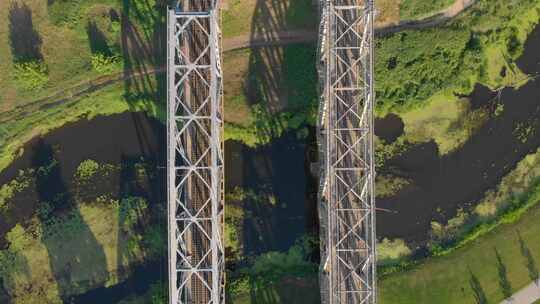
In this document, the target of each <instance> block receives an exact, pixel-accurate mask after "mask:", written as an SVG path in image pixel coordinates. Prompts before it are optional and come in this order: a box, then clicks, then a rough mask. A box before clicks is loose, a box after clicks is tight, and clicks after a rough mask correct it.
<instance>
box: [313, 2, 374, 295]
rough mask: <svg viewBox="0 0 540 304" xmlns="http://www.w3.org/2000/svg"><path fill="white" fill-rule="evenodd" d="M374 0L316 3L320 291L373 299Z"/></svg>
mask: <svg viewBox="0 0 540 304" xmlns="http://www.w3.org/2000/svg"><path fill="white" fill-rule="evenodd" d="M373 6H374V4H373V0H321V2H320V14H321V27H320V37H319V59H320V61H319V64H320V65H319V76H320V78H321V82H320V85H321V104H320V112H321V114H320V115H319V128H320V135H319V140H320V149H321V159H322V162H321V167H322V168H321V171H322V172H321V186H320V195H319V197H320V202H319V206H320V209H319V210H320V211H319V212H320V217H321V228H322V229H321V253H322V254H321V260H322V266H321V291H322V292H321V293H322V298H323V303H326V304H338V303H339V304H343V303H346V304H353V303H354V304H364V303H366V304H373V303H376V260H375V257H376V255H375V246H376V237H375V196H374V178H375V172H374V153H373V106H374V87H373V85H374V83H373V40H374V39H373V38H374V37H373V36H374V33H373V17H374V7H373Z"/></svg>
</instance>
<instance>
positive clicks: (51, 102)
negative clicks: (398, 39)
mask: <svg viewBox="0 0 540 304" xmlns="http://www.w3.org/2000/svg"><path fill="white" fill-rule="evenodd" d="M475 2H476V0H457V1H456V2H455V3H454V4H453V5H452V6H450V7H448V8H447V9H444V10H442V11H440V12H438V13H436V14H433V15H432V16H429V17H426V18H423V19H421V20H416V21H401V22H399V23H398V24H393V25H383V26H380V27H378V28H376V29H375V31H376V35H386V34H390V33H395V32H399V31H402V30H406V29H421V28H427V27H433V26H437V25H440V24H443V23H445V22H447V21H448V20H450V19H452V18H454V17H456V16H457V15H459V14H460V13H462V12H463V11H465V10H466V9H467V8H469V7H470V6H471V5H473V4H474V3H475ZM316 39H317V32H315V31H309V30H289V31H280V32H276V33H269V34H268V35H267V37H263V38H257V39H252V37H251V36H250V35H242V36H236V37H231V38H227V39H224V41H223V51H224V52H227V51H232V50H236V49H242V48H251V47H264V46H270V45H287V44H294V43H302V42H313V41H315V40H316ZM164 70H165V68H152V69H149V70H147V71H145V72H132V73H129V74H126V73H123V72H122V73H117V74H113V75H108V76H101V77H98V78H96V79H93V80H89V81H85V82H82V83H80V84H77V85H75V86H73V87H70V88H67V89H64V90H61V91H59V92H57V93H55V94H53V95H51V96H48V97H45V98H41V99H39V100H35V101H33V102H31V103H28V104H25V105H24V106H19V107H17V108H15V109H13V110H11V111H6V112H0V123H2V122H6V121H8V120H13V119H18V118H20V117H24V115H27V114H29V113H32V112H34V111H39V110H42V109H46V108H48V107H51V106H55V105H58V104H62V103H65V102H68V101H74V100H77V99H79V98H81V97H84V96H86V95H88V94H90V93H93V92H96V91H98V90H101V89H104V88H105V87H108V86H110V85H113V84H116V83H118V82H120V81H125V80H127V79H131V78H137V77H143V76H147V75H152V74H155V73H156V72H163V71H164Z"/></svg>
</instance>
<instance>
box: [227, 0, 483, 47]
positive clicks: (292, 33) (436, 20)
mask: <svg viewBox="0 0 540 304" xmlns="http://www.w3.org/2000/svg"><path fill="white" fill-rule="evenodd" d="M475 2H476V0H457V1H456V2H455V3H454V4H453V5H452V6H450V7H448V8H446V9H444V10H442V11H440V12H438V13H435V14H433V15H431V16H428V17H425V18H422V19H420V20H413V21H411V20H404V21H400V22H399V23H398V24H386V25H382V26H379V27H376V28H375V34H376V35H387V34H391V33H396V32H399V31H403V30H407V29H422V28H427V27H434V26H437V25H441V24H443V23H445V22H447V21H449V20H450V19H452V18H454V17H456V16H458V15H459V14H461V13H462V12H463V11H465V10H466V9H468V8H469V7H471V5H473V4H474V3H475ZM267 36H269V37H262V38H255V39H253V38H252V37H251V36H250V35H241V36H236V37H231V38H227V39H224V41H223V51H225V52H227V51H232V50H236V49H242V48H251V47H264V46H271V45H287V44H293V43H302V42H312V41H315V40H316V39H317V32H315V31H309V30H289V31H280V32H276V33H270V34H268V35H267Z"/></svg>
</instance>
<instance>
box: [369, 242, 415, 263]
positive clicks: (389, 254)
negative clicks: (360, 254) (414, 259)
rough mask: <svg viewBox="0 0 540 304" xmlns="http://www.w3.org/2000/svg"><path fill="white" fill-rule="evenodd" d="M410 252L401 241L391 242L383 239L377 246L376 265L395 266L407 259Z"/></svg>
mask: <svg viewBox="0 0 540 304" xmlns="http://www.w3.org/2000/svg"><path fill="white" fill-rule="evenodd" d="M410 254H411V250H410V249H409V248H408V247H407V245H406V244H405V241H404V240H402V239H395V240H393V241H391V240H389V239H387V238H385V239H383V240H382V242H380V243H379V244H377V262H378V263H377V264H379V265H395V264H398V263H399V262H400V261H401V260H402V259H404V258H406V257H408V256H409V255H410Z"/></svg>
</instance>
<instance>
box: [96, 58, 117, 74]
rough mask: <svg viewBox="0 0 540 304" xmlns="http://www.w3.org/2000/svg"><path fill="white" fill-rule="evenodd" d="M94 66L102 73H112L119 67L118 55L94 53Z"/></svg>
mask: <svg viewBox="0 0 540 304" xmlns="http://www.w3.org/2000/svg"><path fill="white" fill-rule="evenodd" d="M91 63H92V68H93V69H94V70H95V71H96V72H98V73H100V74H104V75H106V74H111V73H112V72H114V71H115V70H116V69H117V67H118V57H116V56H105V55H103V54H101V53H96V54H94V55H92V58H91Z"/></svg>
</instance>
